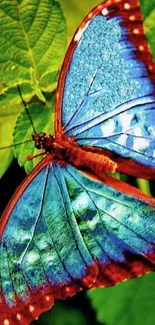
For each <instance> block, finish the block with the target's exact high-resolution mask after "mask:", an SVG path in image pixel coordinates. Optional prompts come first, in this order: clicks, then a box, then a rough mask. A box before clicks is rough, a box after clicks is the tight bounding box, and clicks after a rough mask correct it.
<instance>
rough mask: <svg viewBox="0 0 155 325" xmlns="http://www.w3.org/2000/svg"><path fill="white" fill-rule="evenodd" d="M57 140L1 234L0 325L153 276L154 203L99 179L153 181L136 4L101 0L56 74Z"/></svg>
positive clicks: (153, 114)
mask: <svg viewBox="0 0 155 325" xmlns="http://www.w3.org/2000/svg"><path fill="white" fill-rule="evenodd" d="M56 97H57V100H56V109H55V135H54V137H53V136H51V135H46V134H44V133H41V134H38V135H33V139H34V141H35V144H36V147H37V148H39V149H44V150H45V153H46V154H47V155H46V157H45V158H43V159H42V160H41V162H40V163H39V164H38V165H37V166H36V167H35V169H34V170H33V171H32V172H31V173H30V174H29V175H28V176H27V178H26V179H25V180H24V182H23V183H22V184H21V186H20V187H19V188H18V189H17V191H16V192H15V194H14V196H13V197H12V199H11V201H10V203H9V204H8V206H7V208H6V210H5V211H4V214H3V216H2V219H1V227H0V262H1V264H0V306H1V309H2V310H3V313H1V315H0V325H14V324H18V325H19V324H22V325H25V324H30V322H31V321H32V320H33V319H35V318H36V317H37V316H38V315H40V314H41V313H42V312H43V311H45V310H47V309H49V308H50V306H52V304H53V302H54V299H65V298H66V297H67V296H71V295H73V294H75V293H76V292H77V291H79V290H81V289H82V288H83V287H87V288H90V287H97V286H109V285H114V284H116V283H118V282H120V281H123V280H126V279H129V278H132V277H137V276H140V275H142V274H144V273H147V272H150V271H154V270H155V200H154V199H153V198H151V197H149V196H148V195H146V194H144V193H142V192H141V191H140V190H138V189H136V188H134V187H132V186H130V185H128V184H126V183H124V182H122V181H120V180H117V179H114V178H113V177H110V176H108V175H106V173H107V172H114V171H115V170H116V169H117V171H122V172H124V173H127V174H129V175H133V176H139V177H144V178H146V179H154V178H155V150H154V148H155V138H154V123H155V66H154V63H153V60H152V56H151V53H150V51H149V48H148V44H147V42H146V39H145V36H144V31H143V26H142V14H141V13H140V9H139V3H138V2H137V1H136V0H128V1H124V0H116V1H110V0H108V1H105V2H103V3H101V4H100V5H98V6H97V7H96V8H95V9H93V10H92V11H91V12H90V13H89V14H88V15H87V17H86V18H85V19H84V20H83V22H82V23H81V25H80V27H79V28H78V29H77V31H76V33H75V35H74V37H73V40H72V42H71V45H70V47H69V49H68V51H67V54H66V57H65V60H64V63H63V66H62V70H61V73H60V78H59V83H58V88H57V94H56Z"/></svg>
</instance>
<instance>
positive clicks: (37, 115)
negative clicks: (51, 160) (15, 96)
mask: <svg viewBox="0 0 155 325" xmlns="http://www.w3.org/2000/svg"><path fill="white" fill-rule="evenodd" d="M28 111H29V114H30V117H31V120H32V121H33V125H34V127H35V131H36V133H40V132H45V133H50V134H53V133H54V126H53V115H54V99H52V100H51V101H50V102H48V105H47V106H46V107H45V106H43V105H42V104H40V103H33V104H30V105H29V106H28ZM32 134H34V130H33V126H32V125H31V123H30V119H29V116H28V114H27V112H26V110H25V109H24V110H23V111H22V112H21V113H20V115H19V117H18V119H17V122H16V125H15V128H14V133H13V141H14V144H16V143H21V142H22V144H21V145H19V146H15V147H14V152H15V157H17V158H18V163H19V165H20V166H24V168H25V170H26V172H27V173H29V172H30V171H31V170H32V169H33V168H34V166H35V165H36V164H37V163H38V162H39V161H40V160H41V159H42V158H43V156H42V155H41V156H39V157H37V158H34V159H33V160H30V161H27V160H26V157H27V156H35V155H37V154H38V153H41V152H43V150H38V149H36V148H35V145H34V141H33V140H32ZM27 141H29V142H27ZM25 142H26V145H25Z"/></svg>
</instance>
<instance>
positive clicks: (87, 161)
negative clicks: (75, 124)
mask: <svg viewBox="0 0 155 325" xmlns="http://www.w3.org/2000/svg"><path fill="white" fill-rule="evenodd" d="M32 138H33V140H34V141H35V146H36V148H38V149H45V152H46V153H50V154H51V155H50V160H53V161H55V162H59V163H60V164H61V165H65V164H72V165H73V166H74V167H77V168H78V167H79V168H80V167H81V168H85V169H88V170H91V171H92V172H94V173H95V174H96V173H97V171H99V172H107V173H108V172H109V173H113V172H115V170H116V167H117V164H116V163H114V162H113V161H112V160H111V159H109V158H108V157H106V156H105V155H103V152H101V153H95V152H91V151H89V147H85V148H83V147H82V146H79V145H78V144H76V142H75V140H74V139H73V138H69V137H65V136H64V135H62V136H59V137H56V138H54V137H52V136H51V135H46V134H45V133H41V134H39V135H32Z"/></svg>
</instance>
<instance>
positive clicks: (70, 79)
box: [62, 15, 155, 167]
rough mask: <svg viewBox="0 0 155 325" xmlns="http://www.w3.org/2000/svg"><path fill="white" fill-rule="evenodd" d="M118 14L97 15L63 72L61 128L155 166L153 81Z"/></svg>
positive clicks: (86, 141)
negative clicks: (109, 17) (114, 15)
mask: <svg viewBox="0 0 155 325" xmlns="http://www.w3.org/2000/svg"><path fill="white" fill-rule="evenodd" d="M121 20H122V19H121V18H120V17H115V18H112V19H107V18H105V17H104V16H103V15H97V16H95V17H94V18H92V20H91V21H90V22H89V23H88V25H87V27H86V29H85V30H84V32H83V35H82V37H81V39H80V42H79V44H78V46H77V47H76V49H75V52H74V54H73V57H72V59H71V63H70V67H69V70H68V73H67V76H66V82H65V87H64V97H63V110H62V123H63V125H64V132H65V134H66V135H68V136H73V137H75V139H76V141H77V143H79V144H84V145H91V146H95V147H103V148H104V149H108V150H110V151H113V152H116V153H117V154H120V155H121V156H123V157H128V158H132V159H134V160H135V161H137V162H139V163H142V164H144V165H149V166H152V167H155V150H154V148H155V140H154V134H155V132H154V125H155V114H154V110H155V97H154V90H155V87H154V85H153V84H152V82H151V80H150V78H149V77H147V69H146V67H145V66H144V64H143V62H141V61H140V60H138V59H137V58H136V57H135V47H134V45H133V44H131V42H129V41H128V40H127V38H128V31H127V30H126V29H125V28H122V27H121V25H120V24H121ZM74 89H76V92H75V91H74Z"/></svg>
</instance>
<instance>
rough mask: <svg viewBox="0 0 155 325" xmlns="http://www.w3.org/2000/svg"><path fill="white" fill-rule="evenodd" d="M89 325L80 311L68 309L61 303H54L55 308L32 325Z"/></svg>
mask: <svg viewBox="0 0 155 325" xmlns="http://www.w3.org/2000/svg"><path fill="white" fill-rule="evenodd" d="M51 324H53V325H89V324H88V321H87V319H86V318H85V316H84V315H83V313H82V311H80V310H78V309H75V308H71V307H68V308H66V306H65V305H63V303H62V302H56V304H55V306H54V307H53V308H52V309H51V310H50V311H49V312H47V313H45V314H44V315H42V316H40V317H39V319H38V321H36V322H33V325H51Z"/></svg>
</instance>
